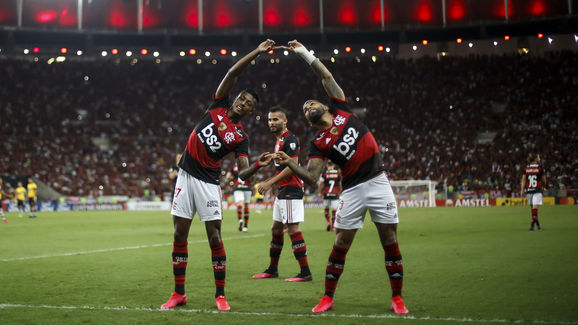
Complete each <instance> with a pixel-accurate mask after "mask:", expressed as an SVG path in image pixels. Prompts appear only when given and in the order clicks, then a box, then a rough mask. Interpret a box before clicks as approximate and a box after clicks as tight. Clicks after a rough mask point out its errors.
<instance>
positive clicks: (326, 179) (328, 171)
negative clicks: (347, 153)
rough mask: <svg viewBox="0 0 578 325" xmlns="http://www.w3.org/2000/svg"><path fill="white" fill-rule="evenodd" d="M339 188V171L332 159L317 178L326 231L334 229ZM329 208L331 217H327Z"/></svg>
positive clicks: (340, 188)
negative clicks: (318, 178) (323, 207)
mask: <svg viewBox="0 0 578 325" xmlns="http://www.w3.org/2000/svg"><path fill="white" fill-rule="evenodd" d="M341 190H342V187H341V173H340V172H339V170H338V169H337V168H336V167H335V164H334V163H333V161H331V160H329V161H328V162H327V167H326V168H325V172H324V173H323V176H322V177H321V179H320V180H319V195H320V196H322V197H323V204H324V205H325V210H324V214H325V221H327V231H335V226H334V224H335V212H336V210H337V203H338V202H339V193H341ZM330 210H331V218H329V211H330Z"/></svg>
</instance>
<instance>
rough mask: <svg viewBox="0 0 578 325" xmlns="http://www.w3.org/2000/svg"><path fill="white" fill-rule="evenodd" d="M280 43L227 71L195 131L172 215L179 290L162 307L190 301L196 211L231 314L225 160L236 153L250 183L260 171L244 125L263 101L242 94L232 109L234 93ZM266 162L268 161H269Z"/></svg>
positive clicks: (222, 301) (223, 304) (262, 47)
mask: <svg viewBox="0 0 578 325" xmlns="http://www.w3.org/2000/svg"><path fill="white" fill-rule="evenodd" d="M274 45H275V42H274V41H272V40H269V39H268V40H266V41H264V42H263V43H261V44H259V46H258V47H257V48H255V49H254V50H253V51H251V52H250V53H249V54H247V55H245V56H244V57H243V58H241V59H240V60H239V61H238V62H236V63H235V64H234V65H233V66H232V67H231V68H230V69H229V71H228V72H227V74H226V75H225V77H224V78H223V80H222V81H221V84H220V85H219V87H218V88H217V91H216V92H215V94H214V95H213V102H212V104H211V105H210V106H209V108H208V109H207V110H206V112H205V114H204V115H203V116H201V117H200V119H199V122H198V123H197V125H196V126H195V128H194V130H193V131H192V133H191V135H190V137H189V140H188V142H187V146H186V149H185V151H184V153H183V156H182V158H181V160H180V161H179V173H178V176H177V184H176V186H175V195H174V198H173V205H172V209H171V214H172V215H173V223H174V245H173V253H172V259H173V274H174V281H175V292H174V293H173V294H172V296H171V298H170V299H169V300H168V301H167V302H166V303H165V304H163V305H162V306H161V308H163V309H170V308H174V307H175V306H179V305H184V304H186V303H187V296H186V295H185V273H186V268H187V263H188V250H187V238H188V236H189V229H190V227H191V222H192V220H193V217H194V215H195V214H196V213H198V214H199V219H200V220H201V221H203V222H204V223H205V228H206V232H207V238H208V240H209V246H210V247H211V256H212V265H213V272H214V277H215V286H216V293H215V302H216V305H217V308H218V309H219V310H230V308H231V307H230V306H229V304H228V303H227V300H226V298H225V274H226V260H227V258H226V254H225V248H224V247H223V242H222V239H221V221H222V219H223V215H222V206H221V189H220V187H219V176H220V174H221V162H220V161H221V159H222V158H223V157H224V156H225V155H227V154H228V153H230V152H234V153H235V155H236V159H237V164H238V165H239V169H240V170H241V172H240V173H239V175H240V177H241V178H243V179H245V178H246V177H245V174H246V173H247V172H254V171H255V170H256V169H258V166H259V163H260V162H259V161H257V162H256V163H255V165H253V166H251V167H249V159H248V150H249V138H248V136H247V134H246V133H245V131H244V130H243V126H242V125H241V124H240V121H241V119H242V118H243V117H245V116H247V115H249V114H251V113H252V112H253V109H254V108H255V106H256V105H257V102H258V101H259V97H258V96H257V94H256V93H255V92H254V91H252V90H243V91H241V92H240V93H239V95H237V97H236V98H235V99H234V100H233V104H232V105H229V97H228V96H229V93H230V92H231V89H232V88H233V86H234V85H235V84H236V82H237V79H238V78H239V75H240V74H241V72H242V71H243V70H244V69H245V68H246V67H247V66H248V65H249V64H250V63H251V61H252V60H253V59H255V58H256V57H257V56H259V54H261V53H263V52H267V51H269V50H271V49H272V47H273V46H274ZM264 160H265V163H268V162H267V161H266V159H264Z"/></svg>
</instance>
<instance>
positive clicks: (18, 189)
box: [14, 182, 26, 218]
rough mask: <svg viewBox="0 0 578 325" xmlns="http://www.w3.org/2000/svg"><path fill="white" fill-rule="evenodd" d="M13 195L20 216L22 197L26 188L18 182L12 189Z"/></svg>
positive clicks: (22, 207) (22, 209) (22, 208)
mask: <svg viewBox="0 0 578 325" xmlns="http://www.w3.org/2000/svg"><path fill="white" fill-rule="evenodd" d="M14 196H15V197H16V203H17V205H18V216H19V217H20V218H22V215H23V214H24V199H25V198H26V189H25V188H24V186H22V182H18V186H16V188H15V189H14Z"/></svg>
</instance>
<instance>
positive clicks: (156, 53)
mask: <svg viewBox="0 0 578 325" xmlns="http://www.w3.org/2000/svg"><path fill="white" fill-rule="evenodd" d="M159 55H161V54H160V53H159V52H158V51H154V52H153V56H154V57H155V58H158V57H159Z"/></svg>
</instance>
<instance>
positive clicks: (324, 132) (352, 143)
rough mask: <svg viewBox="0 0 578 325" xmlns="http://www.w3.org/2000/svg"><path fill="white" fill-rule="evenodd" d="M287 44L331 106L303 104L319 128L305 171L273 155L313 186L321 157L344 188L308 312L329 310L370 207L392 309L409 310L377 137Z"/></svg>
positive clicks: (315, 64)
mask: <svg viewBox="0 0 578 325" xmlns="http://www.w3.org/2000/svg"><path fill="white" fill-rule="evenodd" d="M285 48H286V49H289V50H291V51H293V52H294V53H296V54H298V55H299V56H300V57H301V58H302V59H304V60H305V61H306V62H307V63H308V64H309V65H310V66H311V69H313V72H315V74H316V75H317V76H318V77H319V78H320V79H321V82H322V84H323V87H324V89H325V91H326V92H327V94H328V95H329V97H330V98H331V101H330V104H329V105H325V104H323V103H321V102H320V101H318V100H308V101H306V102H305V104H303V113H304V114H305V118H306V119H307V121H308V122H309V123H310V124H311V125H312V126H313V127H315V128H316V129H318V130H319V131H318V132H317V134H316V136H315V138H314V140H313V141H312V143H311V150H310V153H309V163H308V166H307V169H305V168H303V167H300V166H299V165H298V164H297V163H296V162H295V161H294V160H293V159H290V157H289V156H287V154H285V153H284V152H278V153H276V154H275V155H274V159H275V160H276V162H277V163H279V164H282V165H287V166H288V167H289V168H291V170H292V171H293V172H294V173H295V174H296V175H297V176H298V177H299V178H301V179H302V180H303V181H305V182H306V183H308V184H310V185H311V186H315V184H316V183H317V180H318V179H319V176H320V175H321V172H322V170H323V165H324V157H327V158H329V159H331V160H332V161H333V162H335V163H336V164H337V165H338V166H340V167H341V171H342V173H343V192H342V193H341V200H340V204H339V207H338V210H337V216H336V219H335V230H336V238H335V243H334V244H333V250H332V251H331V254H330V255H329V263H328V264H327V268H326V270H325V295H324V296H323V297H322V298H321V301H320V302H319V303H318V304H317V305H316V306H315V307H314V308H313V310H312V311H313V312H314V313H323V312H325V311H327V310H329V309H332V308H333V296H334V293H335V289H336V287H337V282H338V281H339V277H340V276H341V274H342V272H343V268H344V266H345V258H346V255H347V252H348V250H349V248H350V246H351V244H352V242H353V239H354V237H355V233H356V232H357V230H358V229H360V228H361V227H363V220H364V218H365V214H366V212H367V210H369V213H370V215H371V220H372V221H373V222H374V223H375V226H376V227H377V231H378V233H379V238H380V240H381V245H382V246H383V250H384V252H385V269H386V270H387V273H388V275H389V281H390V285H391V289H392V304H391V308H392V310H393V311H394V312H395V313H397V314H407V313H408V310H407V308H406V307H405V305H404V303H403V299H402V297H401V290H402V283H403V265H402V259H401V253H400V251H399V247H398V243H397V223H398V215H397V204H396V201H395V197H394V195H393V191H392V189H391V185H390V183H389V180H388V178H387V176H386V175H385V172H384V169H385V168H384V167H383V165H382V163H381V158H380V152H379V148H378V146H377V143H376V141H375V138H374V137H373V134H372V133H371V132H370V131H369V129H368V127H367V126H366V125H364V124H363V123H362V122H361V121H360V120H359V118H358V117H357V116H356V115H355V114H354V113H353V112H352V111H351V109H350V108H349V106H348V105H347V104H346V101H345V94H344V93H343V90H342V89H341V88H340V87H339V85H338V84H337V82H336V81H335V79H334V78H333V76H332V75H331V73H330V72H329V70H327V68H326V67H325V65H323V63H321V61H320V60H318V59H316V58H315V57H314V56H313V54H311V53H310V52H309V51H308V50H307V49H306V48H305V47H304V46H303V45H302V44H301V43H299V42H298V41H296V40H294V41H291V42H289V47H285Z"/></svg>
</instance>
